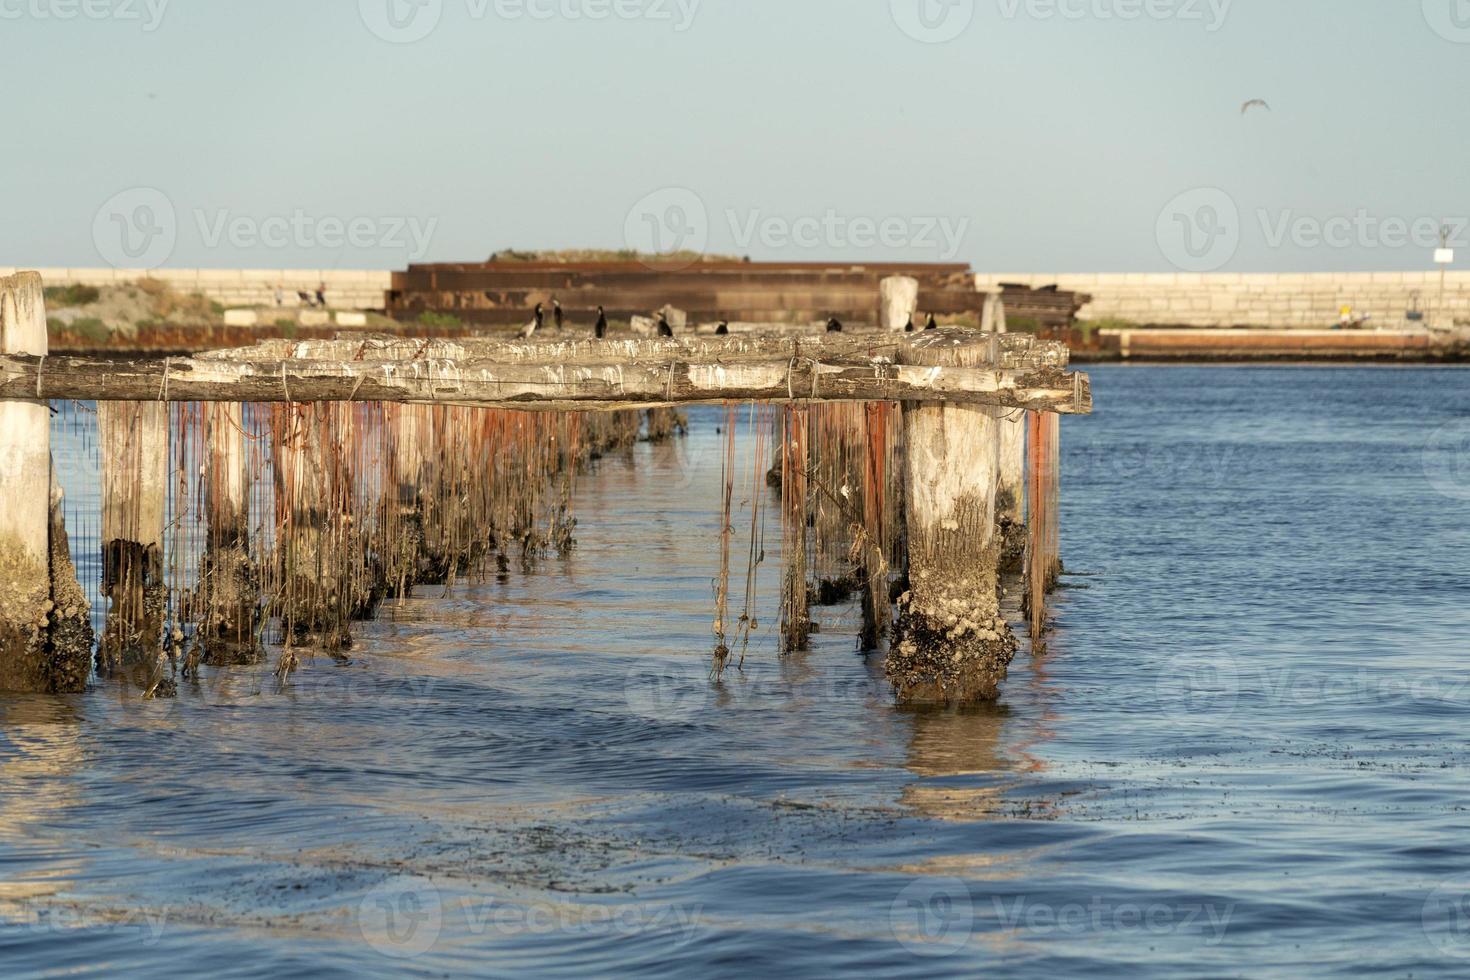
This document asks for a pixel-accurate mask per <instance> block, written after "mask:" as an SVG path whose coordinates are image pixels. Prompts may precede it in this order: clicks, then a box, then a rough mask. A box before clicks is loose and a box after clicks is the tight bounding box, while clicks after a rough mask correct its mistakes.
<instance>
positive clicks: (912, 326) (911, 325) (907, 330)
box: [903, 313, 914, 333]
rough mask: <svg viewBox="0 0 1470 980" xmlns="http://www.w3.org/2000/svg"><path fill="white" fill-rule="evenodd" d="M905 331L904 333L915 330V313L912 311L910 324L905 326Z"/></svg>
mask: <svg viewBox="0 0 1470 980" xmlns="http://www.w3.org/2000/svg"><path fill="white" fill-rule="evenodd" d="M903 332H904V333H913V332H914V315H913V314H912V313H910V314H909V322H908V325H907V326H905V327H904V328H903Z"/></svg>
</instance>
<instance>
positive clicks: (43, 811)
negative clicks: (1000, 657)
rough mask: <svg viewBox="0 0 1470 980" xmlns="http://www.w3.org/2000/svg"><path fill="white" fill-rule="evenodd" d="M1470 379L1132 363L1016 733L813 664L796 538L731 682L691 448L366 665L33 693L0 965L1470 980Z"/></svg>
mask: <svg viewBox="0 0 1470 980" xmlns="http://www.w3.org/2000/svg"><path fill="white" fill-rule="evenodd" d="M1467 379H1470V375H1465V374H1462V373H1460V372H1454V371H1429V370H1363V369H1343V370H1336V369H1333V370H1322V369H1264V370H1258V369H1195V368H1129V369H1112V368H1109V369H1101V370H1099V371H1097V372H1095V386H1096V391H1097V398H1098V404H1099V405H1100V406H1101V409H1100V411H1099V414H1098V415H1097V416H1096V417H1095V418H1093V419H1090V420H1086V421H1078V422H1075V423H1070V424H1069V425H1068V426H1066V428H1065V430H1064V441H1065V452H1066V474H1065V489H1064V497H1063V510H1062V517H1063V551H1064V555H1065V556H1066V558H1067V561H1068V565H1069V567H1070V568H1072V569H1073V570H1074V571H1077V572H1081V573H1084V575H1082V576H1078V577H1074V578H1071V579H1069V580H1068V581H1069V584H1070V586H1071V587H1070V588H1068V589H1066V590H1064V591H1063V592H1062V593H1061V594H1060V595H1059V597H1058V602H1057V614H1058V616H1059V621H1058V630H1057V632H1056V633H1055V634H1054V635H1053V637H1052V638H1051V642H1050V644H1049V650H1048V652H1047V653H1046V654H1045V655H1044V656H1043V657H1037V658H1032V657H1030V656H1028V655H1026V654H1025V653H1024V652H1023V654H1022V656H1021V657H1019V658H1018V660H1017V663H1016V667H1015V669H1014V672H1013V675H1012V677H1011V678H1010V680H1009V682H1008V683H1007V685H1006V689H1005V696H1004V698H1003V699H1002V702H1001V703H1000V704H998V705H996V706H993V707H987V708H977V709H971V710H966V711H947V712H945V711H939V712H935V711H906V710H899V709H897V708H895V707H894V706H893V704H892V701H891V698H890V696H889V693H888V690H887V688H886V687H885V685H884V682H883V679H882V664H881V662H880V661H879V659H878V658H875V657H863V656H861V655H859V654H858V653H856V652H855V642H854V634H855V632H856V629H857V617H856V615H855V612H854V610H852V609H836V610H818V611H817V618H818V620H819V621H821V623H822V625H823V627H824V628H823V631H822V632H821V633H820V634H819V635H818V636H816V637H815V638H814V641H815V642H814V648H813V649H812V651H811V652H809V653H805V654H802V655H799V656H793V657H789V658H785V659H783V658H781V657H779V656H778V654H777V644H776V638H775V636H774V626H775V624H776V622H777V619H778V615H777V610H776V608H775V603H776V600H777V595H776V579H777V576H778V569H779V556H778V555H777V554H776V549H778V548H779V546H780V541H779V539H780V535H779V533H768V534H767V535H766V537H765V541H766V547H767V549H768V551H769V552H770V554H769V555H768V560H767V562H766V563H765V564H763V565H762V566H761V567H760V569H759V575H758V579H759V603H758V607H757V609H756V613H757V616H758V618H759V619H760V621H761V624H762V628H761V629H760V630H758V631H757V632H756V633H755V634H754V635H753V637H752V642H751V647H750V650H749V653H748V656H747V659H746V666H745V669H744V670H743V671H738V672H737V671H731V672H729V673H727V674H726V675H725V677H724V678H723V679H722V680H721V681H720V682H719V683H718V684H711V683H710V681H709V679H708V674H707V671H706V669H705V665H706V663H707V657H708V655H709V652H710V650H711V646H712V639H711V635H710V624H711V619H712V612H713V599H712V591H711V588H712V580H713V578H714V576H715V572H716V568H715V564H716V561H717V555H718V546H717V536H718V517H717V515H716V513H715V510H716V506H717V500H718V483H719V479H720V475H719V474H720V458H719V450H718V445H719V443H718V439H717V437H716V436H715V433H714V429H715V426H716V425H717V424H718V421H719V419H720V413H718V412H701V413H696V419H695V422H696V426H695V431H694V434H693V435H692V436H691V437H690V439H689V440H688V442H687V443H684V444H682V445H678V446H667V447H647V446H644V447H640V448H639V449H638V450H637V452H636V453H635V454H634V456H633V457H631V458H628V459H622V458H610V459H607V460H604V461H603V462H602V463H601V464H599V467H598V469H597V472H596V473H595V475H593V476H591V477H589V478H588V479H585V480H583V481H581V482H580V486H579V491H578V493H579V496H578V500H577V504H576V508H577V516H578V518H579V519H580V521H581V525H580V528H579V532H578V534H579V539H580V546H579V548H578V549H577V550H576V552H575V553H574V554H573V555H571V556H570V557H569V558H567V559H565V560H553V561H549V562H546V563H544V564H543V565H542V566H541V567H540V568H538V569H536V570H534V571H532V572H529V573H522V572H520V571H519V570H517V571H515V572H514V573H513V574H511V575H510V576H508V577H507V578H506V579H505V580H504V581H501V580H496V579H492V580H491V581H487V582H481V583H467V584H461V585H458V586H456V587H454V588H453V589H451V590H449V592H448V593H447V594H446V593H444V591H443V590H442V589H440V590H429V591H426V592H423V593H421V594H420V595H418V596H416V597H414V598H413V599H410V600H407V601H405V602H404V603H402V604H401V605H395V606H391V607H389V608H388V609H386V610H385V613H384V616H383V618H382V620H381V621H379V622H377V623H373V624H370V625H368V626H366V627H364V629H363V631H362V634H361V642H360V643H359V644H358V645H357V646H356V647H355V648H354V649H353V651H352V658H351V660H350V661H348V662H345V663H338V662H336V661H333V660H332V659H330V658H326V657H322V658H318V659H315V660H308V661H306V662H305V663H304V664H303V667H302V670H301V672H300V673H299V674H298V675H297V676H296V677H294V678H292V679H291V681H290V682H289V683H288V684H287V685H286V686H285V687H284V688H282V687H280V686H278V685H277V683H276V682H275V679H274V678H273V677H272V676H271V673H270V667H269V665H263V666H260V667H251V668H238V669H231V670H206V671H204V673H203V674H202V676H200V677H199V678H197V679H190V680H186V681H184V682H182V683H181V685H180V691H179V697H178V698H177V699H174V700H171V701H153V702H142V701H140V700H139V699H138V697H137V692H136V691H129V690H127V689H125V688H123V687H122V686H120V685H114V684H103V685H99V686H98V687H97V688H95V689H94V690H93V691H91V692H89V693H88V694H87V695H85V696H81V697H77V698H71V699H34V698H19V699H12V700H9V701H5V702H0V739H3V741H0V869H3V873H0V963H3V965H4V968H5V973H6V974H7V975H14V976H27V975H37V974H42V973H45V974H47V975H58V974H80V975H84V976H85V975H103V974H105V975H109V976H111V975H115V974H119V973H130V972H131V973H141V974H148V975H154V976H170V975H177V976H189V977H194V976H198V975H200V974H205V973H208V974H216V973H217V974H220V975H224V976H230V975H250V976H255V975H262V974H270V975H272V976H313V977H316V976H323V975H326V976H333V975H342V976H349V975H350V976H362V975H369V976H372V975H378V976H401V975H405V974H406V975H413V976H430V975H433V976H442V975H459V974H485V973H491V974H512V973H523V972H524V973H533V974H537V975H546V974H550V975H573V974H575V975H583V974H587V973H594V974H608V973H617V974H651V975H666V974H670V973H680V972H688V973H695V972H697V973H699V974H701V975H703V974H726V973H728V974H734V973H737V972H738V973H739V974H741V975H745V974H748V973H752V972H756V973H760V972H770V973H772V974H777V973H779V974H780V975H783V976H784V975H814V976H827V975H830V974H832V973H833V972H835V971H839V970H852V971H859V970H861V971H863V972H864V973H870V974H874V975H885V974H891V975H966V976H973V975H977V974H993V975H1006V976H1035V977H1047V978H1051V977H1057V976H1074V975H1078V974H1086V975H1098V976H1119V977H1136V976H1179V975H1201V974H1222V975H1233V974H1244V975H1250V976H1282V977H1294V976H1300V975H1304V974H1320V973H1324V972H1333V973H1353V972H1357V973H1364V974H1370V975H1375V976H1376V975H1407V974H1410V973H1412V974H1413V975H1415V976H1460V975H1463V973H1464V970H1463V969H1462V968H1463V966H1464V964H1465V963H1467V962H1470V959H1465V958H1463V957H1464V956H1465V955H1467V954H1470V925H1467V923H1470V920H1464V919H1462V918H1461V917H1460V916H1459V914H1458V912H1457V911H1456V910H1457V909H1460V908H1462V907H1463V902H1464V900H1465V896H1466V895H1470V879H1466V878H1464V877H1462V876H1464V875H1467V874H1470V852H1467V848H1466V845H1465V844H1464V842H1463V841H1464V833H1463V831H1464V811H1463V807H1464V800H1465V799H1466V798H1467V795H1470V793H1467V790H1470V781H1467V779H1466V774H1467V771H1470V770H1467V758H1466V745H1465V741H1464V737H1463V730H1464V720H1465V717H1466V714H1465V711H1466V708H1467V706H1470V705H1467V700H1470V699H1467V697H1466V696H1465V694H1464V690H1465V685H1464V666H1463V656H1462V655H1461V654H1462V652H1463V637H1464V635H1465V628H1466V613H1465V610H1466V608H1467V605H1466V600H1467V598H1470V566H1467V564H1466V563H1465V561H1464V559H1463V555H1464V554H1466V553H1470V549H1467V545H1470V530H1467V523H1466V521H1465V520H1464V501H1463V499H1460V498H1459V497H1457V496H1455V495H1454V494H1452V493H1451V494H1447V493H1444V492H1442V491H1441V490H1440V489H1437V488H1436V486H1437V485H1436V484H1434V483H1432V482H1431V481H1429V480H1427V479H1426V477H1425V472H1426V465H1428V466H1430V467H1431V469H1434V472H1436V473H1440V474H1441V476H1442V474H1443V473H1445V472H1456V471H1455V470H1454V468H1453V466H1449V465H1440V464H1442V463H1444V462H1445V461H1444V460H1440V459H1438V458H1432V459H1426V456H1425V452H1426V451H1425V450H1424V448H1423V447H1424V446H1425V432H1426V431H1432V430H1434V429H1436V428H1437V427H1439V426H1441V425H1444V424H1450V423H1453V422H1454V421H1455V420H1456V419H1462V418H1465V417H1467V416H1470V380H1467ZM1264 387H1269V388H1270V390H1271V392H1272V397H1271V398H1270V399H1262V398H1261V397H1259V393H1260V391H1261V390H1262V389H1263V388H1264ZM1430 390H1432V391H1433V392H1434V397H1433V398H1432V399H1427V398H1426V397H1425V392H1426V391H1430ZM1452 450H1453V447H1452V446H1451V447H1449V448H1448V449H1446V450H1444V451H1452ZM1438 451H1439V450H1434V449H1431V450H1430V452H1431V453H1433V452H1438ZM1451 462H1453V461H1451ZM1435 467H1437V468H1435ZM1439 484H1443V479H1440V480H1439ZM69 491H70V493H71V499H72V501H73V502H74V503H76V502H78V501H85V500H86V499H87V498H86V490H85V488H74V487H69ZM763 492H765V491H764V490H763V488H762V487H761V486H759V484H758V482H756V481H753V480H750V479H744V480H743V485H742V486H740V487H737V499H738V500H743V501H747V502H748V501H749V500H751V499H752V497H753V495H755V494H759V493H763ZM745 533H748V526H746V527H743V528H742V531H741V534H745ZM90 542H91V543H90V546H91V547H95V532H94V535H93V537H92V538H91V539H90ZM88 546H89V545H88V543H87V542H85V541H83V542H78V548H79V551H82V552H83V554H84V556H85V549H86V548H87V547H88ZM737 550H738V549H737ZM734 599H735V604H736V605H738V604H739V596H738V595H737V596H736V597H734ZM1012 611H1013V612H1014V610H1012ZM1405 678H1413V679H1414V680H1415V681H1416V682H1417V683H1416V684H1415V685H1414V686H1412V687H1407V688H1406V687H1405V686H1403V685H1402V684H1401V683H1400V682H1402V681H1403V680H1404V679H1405Z"/></svg>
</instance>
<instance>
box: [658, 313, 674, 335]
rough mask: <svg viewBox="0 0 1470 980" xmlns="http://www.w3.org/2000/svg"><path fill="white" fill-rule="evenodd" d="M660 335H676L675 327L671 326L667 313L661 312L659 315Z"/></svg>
mask: <svg viewBox="0 0 1470 980" xmlns="http://www.w3.org/2000/svg"><path fill="white" fill-rule="evenodd" d="M658 335H659V336H660V337H672V336H673V335H674V328H673V327H671V326H669V315H668V314H667V313H660V314H659V315H658Z"/></svg>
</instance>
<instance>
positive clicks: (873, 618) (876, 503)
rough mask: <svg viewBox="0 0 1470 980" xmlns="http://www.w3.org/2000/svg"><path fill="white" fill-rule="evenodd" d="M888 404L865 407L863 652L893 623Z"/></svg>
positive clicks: (863, 453) (878, 403)
mask: <svg viewBox="0 0 1470 980" xmlns="http://www.w3.org/2000/svg"><path fill="white" fill-rule="evenodd" d="M888 411H889V406H888V404H887V403H886V402H868V403H867V404H866V405H864V406H863V452H862V461H863V480H862V487H863V497H862V505H863V530H862V534H863V542H862V549H861V551H862V563H863V564H862V567H861V569H859V573H860V575H861V577H862V581H863V603H862V606H863V630H862V635H861V636H860V637H859V642H860V644H861V646H862V648H863V649H864V650H876V649H878V646H879V641H880V640H881V638H882V637H884V636H886V635H887V633H888V628H889V625H890V623H891V622H892V612H893V595H892V591H891V590H890V588H889V584H888V572H889V567H888V553H887V548H886V545H887V541H888V534H887V528H886V527H885V524H886V523H887V514H888V500H887V497H888V492H887V491H888V456H887V451H888V423H889V416H888Z"/></svg>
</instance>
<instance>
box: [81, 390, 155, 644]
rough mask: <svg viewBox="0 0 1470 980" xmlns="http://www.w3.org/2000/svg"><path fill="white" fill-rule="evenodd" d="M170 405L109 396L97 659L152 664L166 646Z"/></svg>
mask: <svg viewBox="0 0 1470 980" xmlns="http://www.w3.org/2000/svg"><path fill="white" fill-rule="evenodd" d="M168 418H169V412H168V405H167V404H165V403H164V402H161V401H151V402H102V403H99V404H98V406H97V430H98V443H99V445H100V447H101V456H102V595H104V596H105V597H107V598H108V599H109V600H110V603H109V606H108V610H107V622H106V626H105V627H104V629H103V632H102V643H101V647H100V649H99V651H98V664H99V667H100V668H101V669H103V670H116V669H119V668H131V667H134V666H143V667H149V668H151V667H153V666H154V664H155V662H156V660H157V659H158V656H159V653H160V651H161V650H162V644H163V615H164V605H165V602H166V600H167V588H166V586H165V584H164V567H163V548H164V515H165V513H166V510H167V497H168V492H167V480H168Z"/></svg>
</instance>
